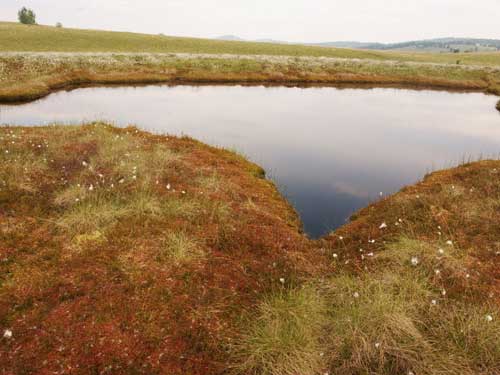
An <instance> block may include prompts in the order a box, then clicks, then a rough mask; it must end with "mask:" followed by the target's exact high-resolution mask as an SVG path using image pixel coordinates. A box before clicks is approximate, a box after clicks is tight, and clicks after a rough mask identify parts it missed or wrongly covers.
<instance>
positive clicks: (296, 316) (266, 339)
mask: <svg viewBox="0 0 500 375" xmlns="http://www.w3.org/2000/svg"><path fill="white" fill-rule="evenodd" d="M326 318H327V306H326V304H325V300H324V299H323V297H322V296H321V295H320V294H319V293H318V292H317V291H316V290H315V289H314V288H311V287H304V288H300V289H289V290H280V291H278V292H276V293H275V294H273V295H272V296H271V297H268V298H266V299H264V301H263V302H262V303H261V304H260V305H259V308H258V311H257V313H256V314H255V316H253V317H252V323H251V325H250V326H249V327H248V328H247V330H248V332H245V333H244V334H243V337H242V339H241V341H240V344H239V345H238V346H237V347H236V349H235V351H236V352H237V353H238V356H239V358H240V363H239V365H238V366H237V367H236V368H235V371H236V372H237V373H241V374H262V375H295V374H303V375H313V374H318V373H321V371H322V370H323V369H324V368H325V366H326V362H325V358H324V353H323V350H324V347H323V345H322V341H324V336H323V334H324V333H325V332H324V331H323V329H324V326H325V323H326Z"/></svg>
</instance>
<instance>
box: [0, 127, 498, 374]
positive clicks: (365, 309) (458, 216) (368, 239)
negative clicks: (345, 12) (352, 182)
mask: <svg viewBox="0 0 500 375" xmlns="http://www.w3.org/2000/svg"><path fill="white" fill-rule="evenodd" d="M0 167H1V168H0V258H1V259H2V262H0V275H1V276H0V329H1V332H0V333H1V334H2V335H1V337H0V363H1V364H2V365H1V366H2V369H3V370H4V371H6V373H12V374H28V373H54V372H71V373H75V374H88V373H105V372H109V373H120V374H143V373H144V374H162V373H169V374H200V375H201V374H203V375H207V374H221V373H228V372H229V373H235V374H245V375H247V374H263V375H296V374H301V375H316V374H326V373H329V374H367V373H370V374H387V375H392V374H401V373H403V374H410V373H414V374H428V375H443V374H450V375H451V374H461V375H462V374H471V375H472V374H484V375H493V374H497V373H498V372H499V371H500V367H499V364H500V361H499V359H500V342H499V341H498V337H499V335H500V314H499V306H500V299H499V294H498V293H499V290H500V289H499V287H500V283H499V282H500V274H499V269H498V267H497V266H496V263H497V262H498V256H499V254H500V247H499V243H498V238H499V235H500V216H499V215H500V214H499V213H500V178H499V174H500V162H497V161H483V162H477V163H473V164H468V165H463V166H461V167H458V168H456V169H452V170H448V171H443V172H437V173H434V174H432V175H430V176H428V177H427V178H426V179H425V180H424V181H423V182H422V183H420V184H417V185H415V186H412V187H408V188H405V189H403V190H402V191H401V192H400V193H398V194H396V195H394V196H392V197H389V198H387V199H384V200H381V201H380V202H377V203H375V204H373V205H371V206H370V207H368V208H366V209H364V210H362V211H360V212H359V213H358V214H357V215H356V216H355V217H354V218H353V221H352V222H351V223H349V224H347V225H346V226H344V227H343V228H341V229H339V230H338V231H337V232H335V233H332V234H331V235H329V236H327V237H325V238H323V239H321V240H317V241H311V240H309V239H307V238H306V237H305V236H304V235H303V234H302V232H301V226H300V222H299V220H298V218H297V215H296V214H295V212H294V211H293V209H292V208H291V207H290V206H289V205H288V204H287V203H286V201H285V200H284V199H283V198H282V197H281V196H280V194H279V193H278V192H277V190H276V188H275V187H274V185H273V184H272V183H271V182H270V181H268V180H266V179H264V178H263V177H264V173H263V171H262V169H261V168H259V167H258V166H256V165H254V164H252V163H249V162H247V161H245V160H244V159H243V158H242V157H241V156H238V155H236V154H234V153H232V152H229V151H225V150H222V149H217V148H212V147H208V146H205V145H203V144H201V143H199V142H196V141H194V140H191V139H189V138H177V137H171V136H155V135H151V134H148V133H144V132H141V131H139V130H137V129H136V128H126V129H117V128H114V127H112V126H110V125H107V124H102V123H94V124H89V125H85V126H48V127H35V128H30V127H2V128H0Z"/></svg>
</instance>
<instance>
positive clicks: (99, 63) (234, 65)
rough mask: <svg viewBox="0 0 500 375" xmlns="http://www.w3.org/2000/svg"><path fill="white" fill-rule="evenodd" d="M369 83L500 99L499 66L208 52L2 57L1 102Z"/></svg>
mask: <svg viewBox="0 0 500 375" xmlns="http://www.w3.org/2000/svg"><path fill="white" fill-rule="evenodd" d="M156 83H167V84H241V85H282V86H301V85H317V86H321V85H371V86H382V87H383V86H400V87H401V86H404V87H417V88H421V89H441V90H473V91H483V92H486V93H491V94H495V95H500V69H498V68H496V67H491V66H481V65H458V64H436V63H429V62H418V63H417V62H411V61H397V60H387V61H377V60H370V59H349V58H312V57H291V56H260V55H259V56H250V55H235V56H230V55H207V54H110V53H93V54H92V53H28V52H26V53H21V52H18V53H14V52H4V53H1V54H0V103H12V102H27V101H31V100H36V99H39V98H42V97H44V96H47V95H49V94H50V93H52V92H55V91H58V90H64V89H71V88H75V87H82V86H85V85H107V84H109V85H116V84H121V85H138V84H156Z"/></svg>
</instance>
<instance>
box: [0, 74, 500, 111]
mask: <svg viewBox="0 0 500 375" xmlns="http://www.w3.org/2000/svg"><path fill="white" fill-rule="evenodd" d="M150 84H168V85H172V86H173V85H242V86H256V85H259V86H260V85H263V86H269V87H273V86H274V87H337V88H342V87H344V86H346V87H348V88H406V89H416V90H438V91H452V92H484V93H487V94H492V95H500V92H499V91H498V90H497V89H493V88H491V87H488V86H487V85H485V84H482V83H478V82H468V81H465V82H460V81H451V80H450V81H441V80H433V79H428V80H426V79H422V77H414V78H411V77H408V78H407V79H401V78H397V77H391V76H364V75H359V76H350V75H332V76H326V77H309V78H306V79H304V78H300V79H298V78H294V77H288V78H287V77H280V78H278V77H266V76H260V75H253V74H241V75H233V76H224V75H221V76H217V75H213V76H205V75H204V74H200V75H199V76H197V75H196V74H190V75H189V76H183V75H175V76H172V75H158V74H141V75H133V74H108V75H92V74H69V75H62V76H54V77H50V78H46V79H45V80H44V81H43V83H42V84H40V82H37V83H36V84H30V83H29V82H28V83H25V84H21V85H18V86H17V87H7V88H1V87H0V104H22V103H29V102H32V101H35V100H38V99H41V98H44V97H46V96H48V95H50V94H52V93H55V92H58V91H71V90H74V89H78V88H84V87H95V86H98V87H102V86H142V85H150Z"/></svg>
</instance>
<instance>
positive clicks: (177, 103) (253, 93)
mask: <svg viewBox="0 0 500 375" xmlns="http://www.w3.org/2000/svg"><path fill="white" fill-rule="evenodd" d="M495 102H496V98H495V97H494V96H487V95H484V94H480V93H449V92H437V91H412V90H402V89H387V88H381V89H369V90H367V89H338V88H329V87H327V88H306V89H304V88H285V87H273V88H265V87H241V86H201V87H195V86H172V87H169V86H143V87H106V88H83V89H78V90H74V91H71V92H59V93H56V94H52V95H50V96H48V97H46V98H44V99H42V100H39V101H36V102H33V103H29V104H24V105H16V106H12V105H1V106H0V123H2V124H20V125H42V124H47V123H53V122H59V123H81V122H86V121H92V120H97V119H100V120H109V121H112V122H114V123H116V124H117V125H121V126H123V125H127V124H135V125H137V126H139V127H141V128H143V129H146V130H149V131H153V132H160V133H170V134H186V135H189V136H192V137H194V138H197V139H199V140H202V141H204V142H207V143H209V144H212V145H218V146H225V147H229V148H233V149H236V150H238V151H239V152H241V153H243V154H245V155H247V156H248V157H249V158H250V159H251V160H253V161H255V162H256V163H258V164H260V165H261V166H263V167H264V168H265V169H266V171H267V172H268V176H269V177H271V178H272V179H274V180H275V181H276V183H277V184H278V186H279V188H280V189H281V191H282V192H283V193H284V194H285V195H286V197H287V198H288V199H289V200H290V201H291V202H292V203H293V204H294V206H295V207H296V208H297V210H298V211H299V213H300V215H301V217H302V220H303V222H304V226H305V229H306V231H307V232H308V233H309V234H310V235H311V236H314V237H316V236H319V235H322V234H324V233H326V232H328V231H329V230H331V229H333V228H336V227H338V226H339V225H342V224H343V223H344V222H345V221H346V219H347V218H348V217H349V215H350V214H351V213H353V212H354V211H355V210H357V209H359V208H360V207H362V206H365V205H366V204H367V203H368V202H370V201H371V200H374V199H377V197H378V196H379V193H380V192H383V193H384V194H389V193H392V192H394V191H396V190H398V189H400V188H401V187H402V186H403V185H406V184H409V183H413V182H415V181H416V180H418V179H419V178H421V177H422V176H423V175H424V174H425V172H427V171H430V170H432V169H436V168H442V167H448V166H451V165H454V164H457V163H458V162H460V161H461V160H462V159H463V158H469V157H472V158H477V157H479V156H481V155H482V156H483V157H487V156H490V157H495V158H496V157H497V156H498V154H499V152H500V115H499V113H498V112H497V111H496V110H495Z"/></svg>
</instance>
